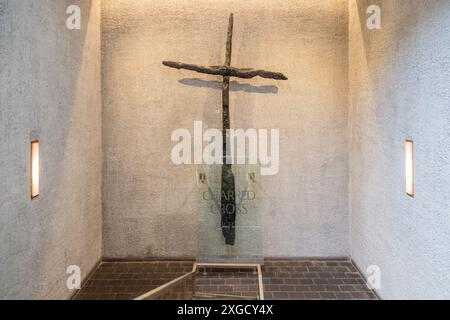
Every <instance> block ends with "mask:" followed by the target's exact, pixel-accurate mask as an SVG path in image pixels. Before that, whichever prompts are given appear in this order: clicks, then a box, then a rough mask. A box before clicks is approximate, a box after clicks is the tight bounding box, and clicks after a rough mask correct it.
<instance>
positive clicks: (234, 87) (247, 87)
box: [178, 78, 278, 94]
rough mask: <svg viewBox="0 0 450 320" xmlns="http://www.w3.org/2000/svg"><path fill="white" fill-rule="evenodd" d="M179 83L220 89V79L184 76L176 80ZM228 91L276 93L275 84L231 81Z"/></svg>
mask: <svg viewBox="0 0 450 320" xmlns="http://www.w3.org/2000/svg"><path fill="white" fill-rule="evenodd" d="M178 82H179V83H181V84H183V85H185V86H190V87H196V88H208V89H217V90H222V81H206V80H202V79H198V78H185V79H181V80H178ZM230 91H233V92H237V91H243V92H248V93H263V94H278V87H277V86H253V85H251V84H247V83H239V82H237V81H231V83H230Z"/></svg>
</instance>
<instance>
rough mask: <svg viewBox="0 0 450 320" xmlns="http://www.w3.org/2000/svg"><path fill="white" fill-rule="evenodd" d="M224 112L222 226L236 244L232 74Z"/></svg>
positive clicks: (229, 45) (227, 240) (225, 90)
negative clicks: (231, 135)
mask: <svg viewBox="0 0 450 320" xmlns="http://www.w3.org/2000/svg"><path fill="white" fill-rule="evenodd" d="M233 26H234V18H233V14H231V15H230V21H229V24H228V33H227V49H226V50H227V52H226V55H225V66H226V67H230V66H231V55H232V52H233ZM222 113H223V115H222V116H223V130H222V138H223V141H222V143H223V164H222V181H221V192H220V195H221V201H220V202H221V211H222V212H221V213H222V218H221V223H220V225H221V227H222V234H223V236H224V238H225V244H227V245H234V243H235V238H236V234H235V225H236V211H237V208H236V186H235V179H234V174H233V169H232V167H231V157H232V155H231V150H230V149H231V148H230V143H231V139H230V122H231V120H230V76H228V75H225V76H224V77H223V86H222Z"/></svg>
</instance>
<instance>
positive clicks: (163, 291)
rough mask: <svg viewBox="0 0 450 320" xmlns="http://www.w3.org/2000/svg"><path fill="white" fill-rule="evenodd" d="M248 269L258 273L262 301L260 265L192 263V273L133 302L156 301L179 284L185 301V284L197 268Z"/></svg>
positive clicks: (259, 295) (227, 296) (259, 292)
mask: <svg viewBox="0 0 450 320" xmlns="http://www.w3.org/2000/svg"><path fill="white" fill-rule="evenodd" d="M211 267H214V268H225V269H228V268H231V269H234V268H248V269H256V270H257V272H258V287H259V289H258V297H257V299H258V300H264V284H263V277H262V270H261V265H260V264H217V263H201V264H197V263H194V266H193V268H192V271H191V272H189V273H186V274H185V275H182V276H180V277H178V278H176V279H174V280H172V281H170V282H168V283H166V284H164V285H162V286H160V287H158V288H155V289H153V290H151V291H149V292H147V293H144V294H143V295H141V296H139V297H137V298H135V299H134V300H156V299H158V298H160V297H162V296H163V295H164V294H166V293H167V292H169V291H170V290H172V289H173V288H176V287H177V286H178V285H180V284H181V283H184V284H183V285H184V287H183V299H186V291H187V290H186V285H185V282H186V281H188V280H189V279H191V278H192V277H193V276H195V275H196V274H197V272H198V270H199V268H211ZM199 296H204V297H211V298H212V297H214V296H215V297H219V296H220V297H223V298H235V299H237V298H241V299H244V300H248V299H249V298H250V297H238V296H231V295H220V294H204V293H201V294H199ZM192 297H193V298H194V297H195V279H194V283H193V288H192Z"/></svg>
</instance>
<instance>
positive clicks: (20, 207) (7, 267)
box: [0, 0, 101, 299]
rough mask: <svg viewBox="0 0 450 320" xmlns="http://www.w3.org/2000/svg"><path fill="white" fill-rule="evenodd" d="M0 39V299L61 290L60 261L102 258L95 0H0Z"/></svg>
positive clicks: (65, 293)
mask: <svg viewBox="0 0 450 320" xmlns="http://www.w3.org/2000/svg"><path fill="white" fill-rule="evenodd" d="M70 4H79V5H80V6H81V9H82V29H81V30H79V31H70V30H68V29H66V8H67V7H68V6H69V5H70ZM0 44H1V45H0V104H1V106H0V181H1V182H0V284H1V285H0V299H8V298H9V299H11V298H13V299H37V298H40V299H54V298H57V299H64V298H68V297H70V296H71V294H72V292H70V291H69V290H68V289H67V288H66V279H67V275H66V268H67V266H69V265H78V266H80V267H81V271H82V276H83V277H85V276H86V275H87V273H88V272H89V271H90V270H91V269H92V268H93V267H94V266H95V265H96V263H97V262H98V261H99V259H100V257H101V93H100V85H101V82H100V77H101V73H100V71H101V70H100V58H101V57H100V1H95V0H94V1H89V0H83V1H61V0H58V1H51V0H42V1H41V0H39V1H35V0H20V1H17V0H1V1H0ZM33 139H40V141H41V167H42V170H41V190H40V191H41V195H40V196H39V197H38V198H36V199H35V200H31V199H30V173H29V171H30V168H29V167H30V165H29V163H30V141H31V140H33Z"/></svg>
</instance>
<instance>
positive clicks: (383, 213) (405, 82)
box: [349, 0, 450, 299]
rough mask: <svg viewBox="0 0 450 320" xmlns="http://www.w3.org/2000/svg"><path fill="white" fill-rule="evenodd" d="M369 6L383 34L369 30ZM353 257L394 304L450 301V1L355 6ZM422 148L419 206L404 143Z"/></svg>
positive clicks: (419, 153) (352, 51)
mask: <svg viewBox="0 0 450 320" xmlns="http://www.w3.org/2000/svg"><path fill="white" fill-rule="evenodd" d="M369 4H379V5H380V6H381V8H382V14H383V16H382V21H383V26H382V27H383V29H382V30H377V31H369V30H367V28H366V27H365V25H366V21H365V17H366V14H365V11H366V8H367V6H368V5H369ZM350 12H351V14H350V49H349V52H350V66H351V69H350V73H349V74H350V88H351V94H350V124H351V126H350V128H351V130H350V136H351V148H350V173H351V175H350V176H351V181H350V208H351V213H350V215H351V252H352V257H353V259H354V260H355V261H356V263H357V264H358V266H359V267H360V268H361V269H364V270H365V269H366V268H367V266H369V265H378V266H380V267H381V271H382V289H381V290H380V291H379V292H380V294H381V295H382V296H383V297H384V298H387V299H404V298H405V299H409V298H419V299H426V298H447V299H448V298H450V275H449V272H448V270H450V246H449V244H450V219H449V208H450V187H449V182H450V126H449V123H450V108H449V106H450V86H449V83H450V60H449V52H450V37H449V34H450V19H449V16H448V13H449V12H450V2H449V1H447V0H441V1H437V0H433V1H410V0H401V1H400V0H395V1H393V0H385V1H355V0H351V1H350ZM407 138H413V139H414V141H415V158H416V159H415V160H416V161H415V186H416V190H415V191H416V194H415V198H414V199H412V198H409V197H408V196H407V195H406V193H405V182H404V181H405V176H404V143H405V139H407Z"/></svg>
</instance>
